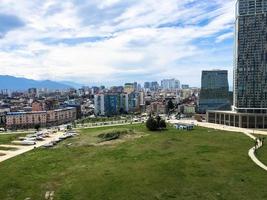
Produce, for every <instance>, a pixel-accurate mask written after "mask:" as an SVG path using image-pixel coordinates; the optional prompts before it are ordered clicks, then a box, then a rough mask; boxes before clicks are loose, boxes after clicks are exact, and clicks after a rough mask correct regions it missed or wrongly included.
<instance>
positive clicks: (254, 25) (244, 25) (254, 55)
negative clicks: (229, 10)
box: [234, 0, 267, 113]
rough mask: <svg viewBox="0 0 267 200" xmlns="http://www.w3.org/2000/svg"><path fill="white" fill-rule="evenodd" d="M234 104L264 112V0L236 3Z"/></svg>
mask: <svg viewBox="0 0 267 200" xmlns="http://www.w3.org/2000/svg"><path fill="white" fill-rule="evenodd" d="M236 6H237V7H236V12H237V13H236V35H235V37H236V38H235V39H236V52H235V61H234V62H235V70H234V76H235V77H234V108H235V110H236V111H237V112H243V113H266V112H267V0H238V1H237V4H236Z"/></svg>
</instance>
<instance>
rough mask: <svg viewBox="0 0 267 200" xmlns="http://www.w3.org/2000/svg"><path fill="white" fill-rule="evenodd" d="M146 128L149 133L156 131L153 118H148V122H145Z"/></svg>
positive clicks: (155, 122) (156, 125) (155, 123)
mask: <svg viewBox="0 0 267 200" xmlns="http://www.w3.org/2000/svg"><path fill="white" fill-rule="evenodd" d="M146 127H147V128H148V130H150V131H156V130H158V124H157V121H156V120H155V119H154V118H153V117H149V118H148V120H147V121H146Z"/></svg>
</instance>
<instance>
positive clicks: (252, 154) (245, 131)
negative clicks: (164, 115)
mask: <svg viewBox="0 0 267 200" xmlns="http://www.w3.org/2000/svg"><path fill="white" fill-rule="evenodd" d="M169 122H170V123H172V124H175V123H185V124H195V125H197V126H202V127H206V128H212V129H217V130H225V131H232V132H239V133H243V134H245V135H246V136H248V137H249V138H251V139H252V140H254V141H256V140H257V145H256V147H252V148H251V149H249V151H248V156H249V157H250V158H251V160H252V161H253V162H254V163H255V164H256V165H258V166H259V167H260V168H262V169H263V170H265V171H267V166H266V165H264V164H263V163H262V162H261V161H260V160H259V159H258V158H257V157H256V155H255V151H257V150H258V149H260V148H261V147H262V146H263V143H262V142H261V141H260V140H258V138H257V137H255V136H254V135H253V134H258V135H267V132H266V131H262V130H252V129H245V128H238V127H232V126H224V125H220V124H211V123H206V122H198V121H196V120H170V121H169Z"/></svg>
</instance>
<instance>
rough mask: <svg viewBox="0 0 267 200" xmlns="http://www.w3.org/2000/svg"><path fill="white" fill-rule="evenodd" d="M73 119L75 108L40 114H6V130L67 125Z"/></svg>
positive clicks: (41, 112)
mask: <svg viewBox="0 0 267 200" xmlns="http://www.w3.org/2000/svg"><path fill="white" fill-rule="evenodd" d="M75 119H76V109H75V108H64V109H58V110H51V111H40V112H9V113H7V114H6V128H7V129H19V128H34V127H35V126H36V125H40V126H41V127H49V126H55V125H61V124H65V123H69V122H72V121H74V120H75Z"/></svg>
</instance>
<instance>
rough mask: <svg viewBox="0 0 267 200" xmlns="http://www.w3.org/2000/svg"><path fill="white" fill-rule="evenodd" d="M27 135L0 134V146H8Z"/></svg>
mask: <svg viewBox="0 0 267 200" xmlns="http://www.w3.org/2000/svg"><path fill="white" fill-rule="evenodd" d="M25 135H27V133H17V134H0V145H1V144H10V143H11V142H12V141H13V140H16V139H17V138H19V137H23V136H25Z"/></svg>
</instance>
